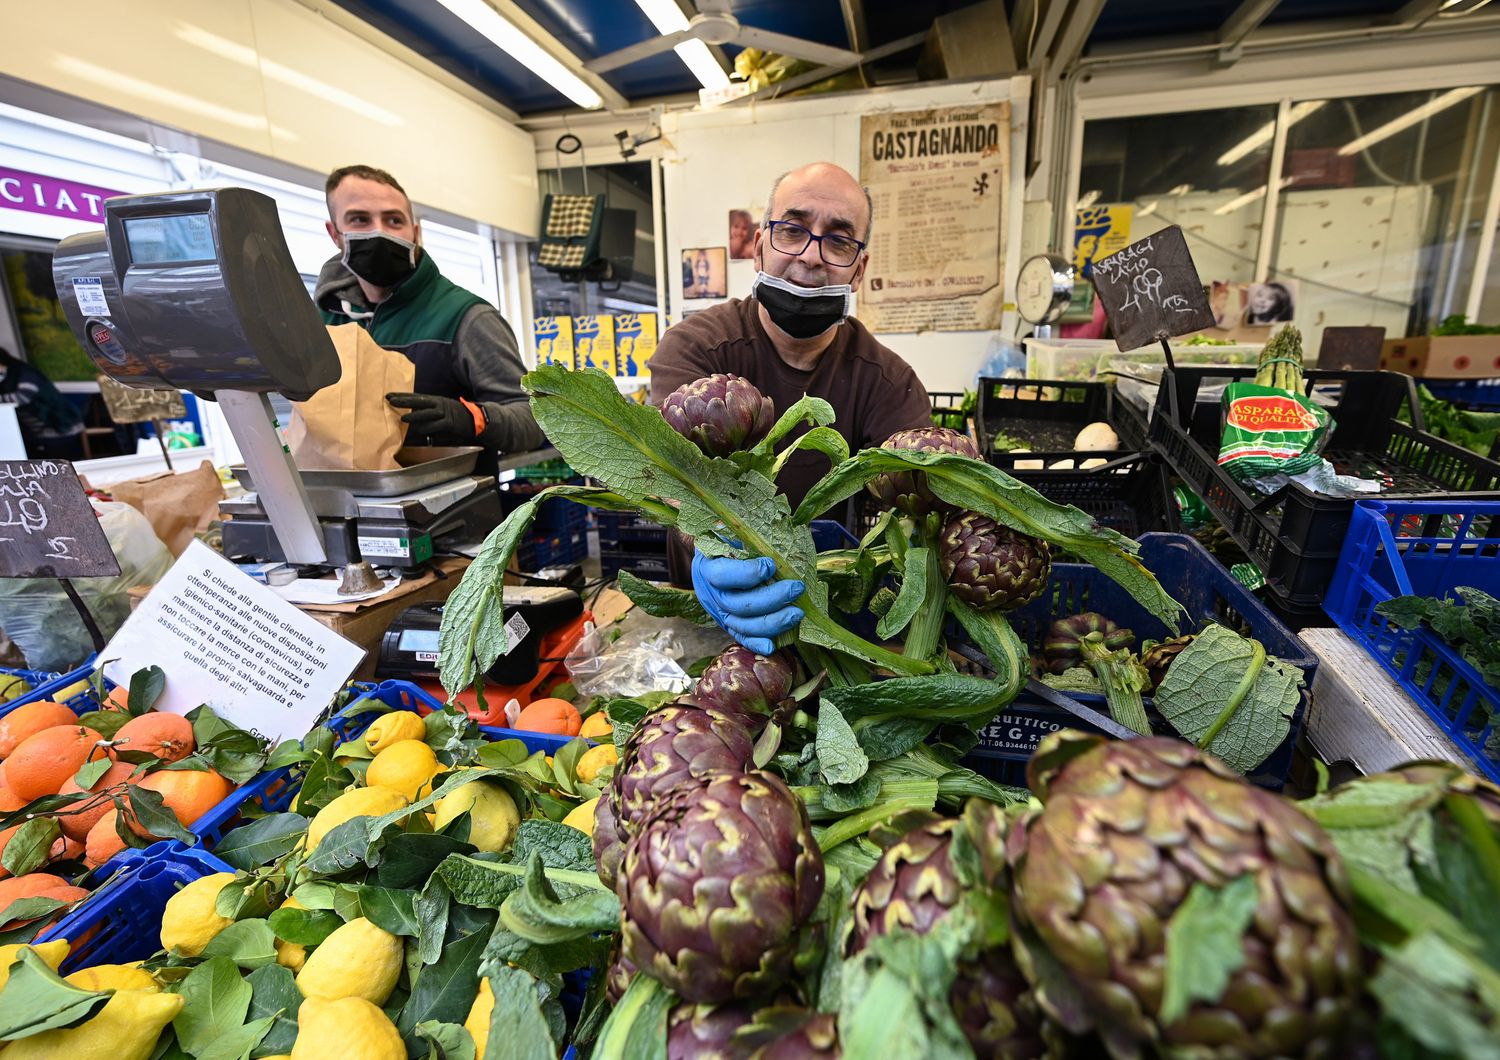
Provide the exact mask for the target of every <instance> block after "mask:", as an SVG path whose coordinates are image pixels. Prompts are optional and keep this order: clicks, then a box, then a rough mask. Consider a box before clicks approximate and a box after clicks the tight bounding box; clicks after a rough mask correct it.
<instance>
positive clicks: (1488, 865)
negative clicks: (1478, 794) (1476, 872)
mask: <svg viewBox="0 0 1500 1060" xmlns="http://www.w3.org/2000/svg"><path fill="white" fill-rule="evenodd" d="M1443 806H1444V807H1445V808H1446V809H1447V811H1448V813H1449V814H1450V815H1452V817H1453V823H1454V824H1456V825H1458V828H1459V831H1461V832H1462V833H1463V834H1464V838H1465V839H1467V840H1468V841H1469V847H1470V849H1472V850H1473V851H1474V857H1475V859H1476V860H1478V862H1479V867H1480V869H1481V870H1482V871H1483V872H1484V875H1485V878H1486V879H1487V880H1488V881H1489V885H1490V893H1491V894H1500V840H1496V838H1495V829H1494V827H1493V826H1491V824H1490V822H1489V819H1488V818H1487V817H1485V815H1484V811H1483V810H1481V809H1480V808H1479V804H1478V803H1476V802H1475V801H1474V800H1473V799H1472V798H1470V797H1469V796H1467V795H1459V794H1453V795H1445V796H1444V797H1443Z"/></svg>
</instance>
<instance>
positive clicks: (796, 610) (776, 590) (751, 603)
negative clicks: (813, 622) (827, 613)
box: [693, 549, 806, 655]
mask: <svg viewBox="0 0 1500 1060" xmlns="http://www.w3.org/2000/svg"><path fill="white" fill-rule="evenodd" d="M775 574H776V564H775V562H774V561H772V560H771V559H769V558H768V557H766V556H761V557H758V558H756V559H734V558H732V557H728V556H721V557H717V558H712V559H711V558H709V557H708V556H705V555H704V554H703V553H702V552H699V551H698V550H697V549H694V550H693V591H694V592H696V593H697V594H698V601H699V602H700V603H701V604H702V605H703V609H704V610H705V611H707V612H708V613H709V614H710V615H712V616H713V620H714V621H715V622H717V623H718V624H719V626H720V627H721V628H722V629H723V630H724V632H726V633H728V634H729V635H730V636H731V637H733V638H734V639H735V640H737V641H739V642H740V643H741V644H743V645H744V646H745V647H747V648H749V649H750V650H751V651H753V652H755V653H756V654H757V655H770V654H771V653H772V652H773V651H775V650H776V645H775V644H774V643H772V641H773V639H774V638H775V637H777V636H779V635H780V634H782V633H785V632H786V631H787V630H790V629H795V628H796V626H797V623H799V622H801V621H802V608H800V607H793V606H791V604H792V601H793V600H795V599H797V598H798V597H799V596H801V595H802V593H803V592H804V590H805V589H806V586H804V585H803V584H802V583H801V582H800V581H772V580H771V579H772V578H773V577H774V576H775Z"/></svg>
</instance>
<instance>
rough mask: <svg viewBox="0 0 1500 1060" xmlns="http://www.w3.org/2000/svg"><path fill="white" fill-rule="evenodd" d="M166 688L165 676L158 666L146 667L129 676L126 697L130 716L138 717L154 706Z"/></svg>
mask: <svg viewBox="0 0 1500 1060" xmlns="http://www.w3.org/2000/svg"><path fill="white" fill-rule="evenodd" d="M166 687H167V675H166V674H165V673H164V672H163V671H162V668H161V667H160V666H147V667H146V668H145V669H142V670H137V671H136V672H135V673H133V674H131V675H130V692H129V694H128V696H127V697H126V703H127V705H128V706H127V709H128V710H129V711H130V716H131V717H134V718H138V717H140V716H141V715H142V714H145V713H148V712H149V711H150V710H151V708H152V707H154V706H156V701H157V700H158V699H160V698H161V694H162V691H163V690H164V689H165V688H166Z"/></svg>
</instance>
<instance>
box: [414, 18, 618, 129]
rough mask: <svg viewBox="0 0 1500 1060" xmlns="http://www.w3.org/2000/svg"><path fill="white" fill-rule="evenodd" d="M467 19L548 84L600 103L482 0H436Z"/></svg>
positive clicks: (584, 102)
mask: <svg viewBox="0 0 1500 1060" xmlns="http://www.w3.org/2000/svg"><path fill="white" fill-rule="evenodd" d="M437 2H438V3H440V4H442V5H443V6H444V7H446V8H447V9H448V10H449V11H450V12H452V13H453V14H454V15H456V16H457V17H458V18H460V19H462V20H463V21H464V22H466V23H468V25H469V27H470V28H471V29H473V30H474V31H475V32H476V33H478V34H479V35H480V36H481V37H483V38H484V39H485V40H487V41H489V42H490V43H491V44H493V45H494V46H495V47H497V48H499V49H500V50H501V51H503V52H504V53H505V54H506V55H509V56H510V57H511V58H512V59H514V60H515V61H516V62H518V63H520V64H521V65H522V66H524V67H526V69H528V70H530V71H531V72H532V73H534V74H536V76H538V77H540V78H541V79H542V80H543V81H545V82H547V84H549V85H551V86H552V87H553V88H555V89H557V90H558V91H559V92H561V93H562V94H563V95H565V96H567V97H568V98H569V99H571V100H572V101H573V102H574V103H576V104H578V105H579V106H580V107H583V108H585V109H588V110H593V109H594V108H596V107H602V106H603V105H604V100H603V99H602V98H601V97H600V95H599V93H597V92H595V91H594V90H593V89H592V88H590V87H589V86H588V85H587V84H586V83H585V82H584V80H583V78H581V77H579V76H578V75H577V74H575V73H573V72H572V71H571V70H569V69H568V68H567V67H565V66H563V64H562V63H560V62H558V61H557V60H556V59H554V58H553V57H552V56H551V54H550V53H548V52H547V51H546V49H544V48H543V47H542V46H541V45H540V44H538V43H537V42H536V41H534V40H532V39H531V38H530V37H528V36H526V34H524V33H522V32H521V30H520V28H519V27H517V26H516V24H515V23H513V22H511V21H510V20H509V19H506V18H503V17H501V15H500V12H498V11H496V10H495V9H494V8H493V7H491V6H490V5H489V4H487V3H485V2H484V0H437Z"/></svg>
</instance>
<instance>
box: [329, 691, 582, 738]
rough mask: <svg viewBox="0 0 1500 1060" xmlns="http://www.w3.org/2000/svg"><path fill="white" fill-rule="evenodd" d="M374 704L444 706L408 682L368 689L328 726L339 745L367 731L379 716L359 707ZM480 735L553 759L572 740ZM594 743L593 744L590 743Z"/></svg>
mask: <svg viewBox="0 0 1500 1060" xmlns="http://www.w3.org/2000/svg"><path fill="white" fill-rule="evenodd" d="M372 700H373V701H375V702H379V703H382V704H384V705H385V706H387V707H389V708H390V709H392V710H414V711H416V712H417V713H419V714H426V713H428V712H429V711H434V710H442V709H443V704H442V702H441V701H439V700H438V699H436V698H435V697H433V696H431V695H429V694H428V693H427V692H425V691H423V690H422V689H421V688H420V687H418V686H417V685H414V684H412V683H411V682H410V681H383V682H381V683H380V684H378V685H376V686H374V687H373V688H370V689H369V690H368V691H367V692H365V693H364V694H363V695H361V696H360V697H359V698H358V699H353V700H350V701H349V703H348V704H347V705H346V706H345V707H344V709H343V710H341V711H340V712H339V713H338V715H337V716H335V717H334V718H332V719H331V720H330V721H329V722H328V727H329V728H331V729H333V731H334V732H335V733H336V734H337V735H338V738H339V740H340V741H344V740H353V739H356V738H358V737H359V735H360V734H361V733H363V732H364V731H365V730H366V729H368V728H369V727H370V723H371V722H373V721H374V720H375V719H376V718H377V717H379V714H376V713H374V712H365V713H361V712H360V711H359V709H358V708H359V704H361V703H367V702H370V701H372ZM479 732H480V734H481V735H483V736H484V738H485V739H486V740H491V741H494V740H520V741H521V742H522V743H523V744H525V745H526V749H527V750H528V751H530V752H531V753H532V754H535V753H536V752H537V751H541V752H542V753H543V754H548V755H553V754H556V753H557V752H558V751H561V750H562V749H563V748H564V747H566V746H567V745H568V744H569V743H570V742H571V741H573V740H575V739H577V737H574V736H553V735H551V734H550V733H544V732H524V731H522V730H520V729H503V728H499V727H497V726H493V725H481V726H480V727H479ZM589 742H590V743H593V741H592V740H591V741H589Z"/></svg>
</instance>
